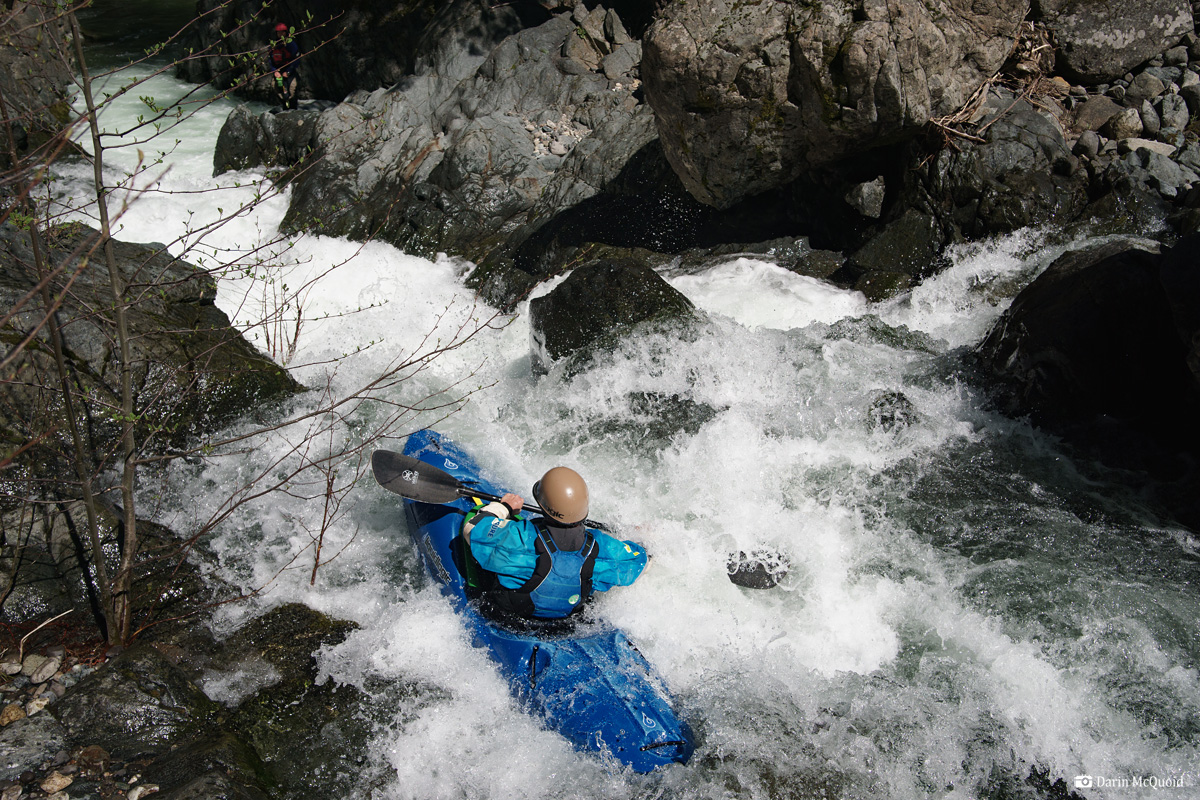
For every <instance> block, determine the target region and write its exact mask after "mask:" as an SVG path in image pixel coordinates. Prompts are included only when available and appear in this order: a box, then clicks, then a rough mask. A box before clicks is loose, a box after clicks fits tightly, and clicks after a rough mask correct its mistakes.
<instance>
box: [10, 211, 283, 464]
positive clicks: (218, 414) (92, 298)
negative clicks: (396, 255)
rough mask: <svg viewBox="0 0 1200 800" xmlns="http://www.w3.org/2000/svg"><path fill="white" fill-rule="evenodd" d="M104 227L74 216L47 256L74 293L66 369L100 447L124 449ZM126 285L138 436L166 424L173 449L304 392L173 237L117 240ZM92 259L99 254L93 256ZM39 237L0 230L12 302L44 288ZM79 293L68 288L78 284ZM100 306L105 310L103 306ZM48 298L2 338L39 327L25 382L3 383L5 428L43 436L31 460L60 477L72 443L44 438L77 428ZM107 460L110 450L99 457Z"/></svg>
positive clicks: (33, 303) (66, 325) (20, 368)
mask: <svg viewBox="0 0 1200 800" xmlns="http://www.w3.org/2000/svg"><path fill="white" fill-rule="evenodd" d="M98 235H99V234H98V233H97V232H96V231H94V230H92V229H90V228H87V227H86V226H83V225H79V224H74V223H71V224H68V225H64V226H60V227H58V228H55V229H53V230H51V231H50V232H48V235H47V236H46V239H45V241H44V242H43V246H44V256H45V259H46V262H47V263H49V264H51V265H53V266H61V267H62V268H63V271H62V273H61V274H59V275H58V276H57V277H56V278H55V279H54V280H53V281H52V284H51V287H52V291H53V293H54V295H55V296H59V295H62V296H63V297H64V300H63V303H62V304H61V306H60V308H59V311H58V314H57V316H58V321H59V324H60V325H61V326H62V337H63V345H64V349H65V354H66V358H67V366H68V369H69V371H70V374H71V375H72V378H73V380H75V381H76V382H77V384H78V396H79V397H81V398H88V401H87V402H84V403H82V404H80V406H81V407H79V408H77V409H76V411H77V413H78V414H80V415H81V416H82V417H83V418H84V422H83V425H84V426H86V427H87V429H88V434H89V436H90V437H91V440H92V441H91V443H92V448H93V450H94V451H95V452H96V453H97V454H105V453H107V452H109V451H110V450H113V449H116V442H117V440H118V439H119V437H120V434H121V426H120V424H118V422H117V421H116V420H115V419H114V416H113V414H111V413H109V409H111V408H120V385H119V375H120V364H119V352H120V351H119V349H118V347H117V343H116V334H115V323H113V321H112V314H111V312H110V311H107V310H106V309H111V308H112V305H113V300H112V289H111V285H110V283H109V280H108V270H107V268H106V266H105V263H104V259H103V258H102V257H100V256H99V254H96V253H94V251H95V249H96V246H97V237H98ZM112 249H113V252H114V255H115V258H116V261H117V268H118V269H119V270H120V271H121V273H122V275H123V278H124V281H125V284H126V297H128V298H130V299H129V305H128V307H127V321H128V325H129V330H130V342H131V347H132V360H131V363H130V365H129V366H130V368H131V370H132V373H133V383H134V393H135V396H134V407H135V411H134V413H135V414H136V415H137V417H138V421H139V430H138V436H139V439H141V438H144V437H148V436H149V434H150V431H151V430H154V431H156V438H157V441H158V442H159V443H160V445H161V446H163V447H169V446H181V445H182V444H183V443H185V442H186V441H188V440H189V439H190V438H191V437H194V436H196V435H197V434H200V433H202V432H205V431H208V430H212V429H213V428H214V427H215V426H216V425H218V424H221V423H225V422H228V421H229V420H231V419H232V418H234V417H236V416H239V415H242V414H245V413H247V412H249V411H252V410H255V409H257V408H258V407H260V405H261V404H263V403H268V402H271V401H273V400H277V399H280V398H283V397H286V396H288V395H290V394H293V393H295V392H297V391H299V390H300V386H299V384H297V383H296V382H295V380H293V379H292V378H291V376H290V375H288V373H287V371H286V370H285V369H283V368H282V367H280V366H279V365H277V364H275V363H274V362H272V361H271V360H270V359H268V358H266V357H265V356H263V355H262V354H261V353H259V352H258V351H257V350H255V349H254V348H253V347H252V346H251V345H250V343H249V342H247V341H246V340H245V339H244V338H243V337H242V335H241V333H240V332H239V331H237V330H236V329H235V328H234V327H233V326H232V325H230V322H229V318H228V317H227V316H226V315H225V313H224V312H223V311H221V310H220V309H218V308H217V306H216V304H215V299H216V281H215V280H214V278H213V277H212V275H210V274H209V273H208V272H207V271H205V270H202V269H199V268H198V267H195V266H193V265H192V264H189V263H187V262H185V261H183V260H182V259H179V258H175V257H174V256H172V255H171V254H170V253H169V252H168V251H167V248H166V246H165V245H162V244H149V245H147V244H133V243H128V242H120V241H115V240H114V241H113V242H112ZM84 255H88V256H91V257H84ZM34 263H35V260H34V256H33V249H32V245H31V241H30V239H29V236H28V234H27V233H26V232H25V231H22V230H18V229H17V228H15V227H13V226H11V225H8V224H5V225H4V226H2V227H0V303H2V304H3V305H4V307H6V308H8V307H13V306H14V305H15V304H16V302H17V301H18V300H19V299H20V298H22V297H24V296H25V295H26V294H27V293H29V292H30V291H31V290H32V289H34V287H35V286H36V285H37V278H36V272H35V269H34V266H33V265H34ZM68 281H70V291H69V292H67V291H66V288H67V282H68ZM98 310H99V311H100V312H101V313H97V311H98ZM43 318H44V313H43V305H42V302H41V297H40V295H37V294H36V293H35V294H34V297H33V298H32V299H31V300H30V301H29V302H26V303H25V305H24V306H23V308H22V309H21V312H20V313H19V314H16V315H14V316H12V317H10V318H9V320H8V321H7V322H6V324H5V325H4V328H3V335H4V336H6V337H16V338H15V341H20V340H21V339H22V338H24V337H25V336H26V335H27V334H28V333H29V332H34V337H33V339H32V340H31V342H30V344H29V345H28V346H27V347H26V348H25V349H24V350H23V351H22V352H21V353H20V354H19V357H18V358H17V360H16V361H15V363H14V366H13V369H14V377H15V378H16V380H13V381H10V382H6V383H5V384H4V385H3V386H2V387H0V436H2V437H3V438H4V439H5V440H6V441H9V442H16V443H21V442H35V443H37V446H35V447H33V448H32V449H30V450H29V451H27V452H26V453H25V454H23V456H22V463H23V464H26V465H29V466H31V468H33V469H34V470H35V471H39V470H40V471H41V472H44V473H48V474H51V475H55V474H57V475H58V476H60V477H61V476H62V475H67V474H74V473H73V468H72V467H71V466H70V462H71V459H73V458H74V452H73V450H72V449H71V448H70V446H69V443H68V442H65V441H59V440H57V439H54V438H53V437H51V438H50V439H45V440H43V439H42V437H41V436H40V434H41V433H42V432H44V431H48V430H60V431H66V430H68V428H67V425H66V422H65V421H64V418H63V415H64V413H65V410H64V405H63V402H62V398H61V392H60V391H59V384H58V382H57V378H56V377H55V376H56V374H57V373H56V369H55V366H54V360H53V359H54V355H53V350H52V347H51V343H50V340H49V333H48V329H47V327H46V326H45V325H43V324H42V320H43ZM98 457H99V456H98Z"/></svg>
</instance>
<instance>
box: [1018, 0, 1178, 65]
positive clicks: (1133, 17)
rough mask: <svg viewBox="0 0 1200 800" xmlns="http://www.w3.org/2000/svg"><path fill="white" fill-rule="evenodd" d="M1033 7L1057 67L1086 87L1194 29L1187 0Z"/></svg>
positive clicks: (1063, 1)
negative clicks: (1050, 41)
mask: <svg viewBox="0 0 1200 800" xmlns="http://www.w3.org/2000/svg"><path fill="white" fill-rule="evenodd" d="M1034 8H1035V13H1036V15H1037V17H1038V19H1039V20H1040V21H1041V22H1042V23H1043V24H1045V25H1046V27H1047V28H1048V29H1049V30H1050V31H1051V32H1052V33H1053V35H1054V40H1055V42H1056V43H1057V55H1058V68H1059V70H1060V71H1061V72H1062V73H1063V75H1064V76H1065V77H1067V78H1068V79H1070V80H1072V81H1075V82H1078V83H1082V84H1085V85H1089V86H1091V85H1096V84H1100V83H1105V82H1107V81H1111V80H1112V79H1114V78H1119V77H1121V76H1122V75H1124V74H1126V73H1127V72H1129V70H1131V69H1133V68H1134V67H1136V66H1138V65H1139V64H1143V63H1145V62H1146V61H1148V60H1149V59H1151V58H1153V57H1155V56H1157V55H1160V54H1162V53H1164V52H1166V51H1167V50H1168V49H1169V48H1171V47H1173V46H1174V45H1176V44H1178V43H1179V41H1180V39H1182V38H1183V36H1184V34H1187V33H1189V32H1191V30H1192V28H1193V20H1192V7H1191V4H1190V3H1189V2H1188V0H1149V2H1146V3H1125V2H1120V0H1089V2H1071V0H1037V2H1035V4H1034Z"/></svg>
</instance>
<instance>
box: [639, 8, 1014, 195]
mask: <svg viewBox="0 0 1200 800" xmlns="http://www.w3.org/2000/svg"><path fill="white" fill-rule="evenodd" d="M1028 7H1029V5H1028V2H1026V0H999V2H995V3H972V2H968V1H967V0H949V2H946V3H942V4H938V5H936V6H933V5H929V4H925V3H921V2H915V1H910V0H900V2H899V3H898V4H896V3H892V4H887V5H884V4H876V3H857V2H851V0H834V2H826V3H795V2H786V1H785V0H768V1H767V2H760V3H741V2H733V1H732V0H718V1H717V2H711V3H666V4H662V5H661V6H660V10H659V12H658V19H657V20H656V21H655V23H654V24H653V25H652V26H651V27H650V29H649V31H648V32H647V34H646V37H645V39H644V40H643V59H642V78H643V80H644V81H645V86H646V96H647V98H648V100H649V102H650V105H651V106H652V107H653V108H654V112H655V115H656V119H657V124H658V132H659V135H660V137H661V138H662V142H663V149H664V151H665V153H666V156H667V158H668V159H669V160H670V162H671V165H672V166H673V167H674V169H675V171H676V173H677V174H678V175H679V176H680V178H681V179H682V181H683V183H684V185H685V186H686V187H687V188H688V190H689V191H690V192H691V193H692V195H693V196H694V197H696V198H697V199H698V200H700V201H701V202H703V203H706V204H709V205H712V206H715V207H717V208H728V207H730V206H731V205H733V204H734V203H736V202H738V201H739V200H741V199H743V198H745V197H748V196H751V195H755V194H760V193H762V192H765V191H767V190H770V189H773V188H776V187H779V186H783V185H784V184H786V183H788V182H790V181H792V180H794V179H795V178H796V177H798V176H799V175H800V174H802V173H803V172H805V171H806V170H808V169H810V168H812V167H813V166H814V165H817V164H822V163H828V162H832V161H836V160H838V159H843V158H845V157H847V156H852V155H855V154H858V153H862V152H865V151H868V150H871V149H873V148H876V147H878V146H880V145H881V144H886V143H888V142H891V141H896V140H898V139H902V138H905V137H908V136H911V135H913V134H914V133H915V132H916V131H917V130H919V129H920V128H921V127H922V126H924V125H925V124H926V123H927V122H928V121H929V120H930V119H931V118H934V117H938V116H941V115H945V114H950V113H952V112H954V111H956V110H958V109H959V108H960V107H961V106H962V105H964V103H965V102H966V101H967V99H968V98H969V97H970V96H971V95H972V93H974V92H975V91H976V90H977V89H978V88H979V87H980V86H981V85H982V84H983V83H984V82H985V81H986V80H988V79H989V78H991V77H992V76H993V75H994V74H995V73H996V71H997V70H998V69H999V68H1000V66H1001V64H1003V63H1004V61H1005V59H1006V58H1007V57H1008V54H1009V52H1010V51H1011V50H1012V46H1013V41H1014V40H1013V35H1014V22H1013V21H1014V20H1019V19H1021V18H1023V17H1024V16H1025V13H1026V11H1027V10H1028Z"/></svg>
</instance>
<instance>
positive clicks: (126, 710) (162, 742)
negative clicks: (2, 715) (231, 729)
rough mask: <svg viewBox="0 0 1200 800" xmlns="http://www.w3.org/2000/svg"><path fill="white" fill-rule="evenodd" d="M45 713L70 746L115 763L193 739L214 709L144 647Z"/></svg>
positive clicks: (112, 663) (131, 651) (75, 688)
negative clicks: (103, 753)
mask: <svg viewBox="0 0 1200 800" xmlns="http://www.w3.org/2000/svg"><path fill="white" fill-rule="evenodd" d="M48 708H49V710H50V711H51V713H53V714H54V717H55V718H56V719H57V720H58V721H59V723H60V724H61V725H62V726H63V727H64V728H65V729H66V731H67V734H68V736H69V737H70V739H71V740H72V741H75V742H78V743H80V744H91V745H99V746H101V747H103V748H104V749H105V750H107V751H108V752H109V753H111V754H112V755H113V756H114V757H116V758H120V759H133V758H138V757H141V756H146V755H157V754H159V753H164V752H167V751H168V750H170V749H171V748H172V747H176V746H179V745H181V744H184V743H186V742H188V741H191V740H193V739H196V738H198V737H199V736H200V735H201V734H203V733H205V732H206V731H207V730H208V729H209V727H210V726H211V725H212V723H213V722H214V720H215V718H216V716H217V712H218V709H219V706H218V705H217V704H216V703H214V702H213V701H211V700H209V699H208V697H207V696H205V694H204V692H202V691H200V689H199V688H198V687H197V686H196V685H195V684H193V683H192V682H191V681H189V680H188V679H187V677H186V676H185V675H184V674H183V672H181V671H180V670H179V669H178V668H177V667H175V665H173V664H172V663H171V662H170V661H169V660H168V659H167V658H166V657H165V656H163V655H162V654H161V653H159V651H158V650H156V649H155V648H154V647H152V646H150V645H140V646H138V647H134V648H131V649H129V650H126V651H125V652H124V653H122V654H121V655H120V656H118V657H117V658H116V659H114V660H112V661H110V662H109V663H107V664H106V665H105V666H104V667H103V668H102V669H99V670H97V671H96V672H94V673H92V674H91V675H89V676H87V677H86V678H84V679H83V680H81V681H80V682H79V683H77V684H75V685H74V686H73V687H71V688H70V689H69V690H67V693H66V694H65V695H64V696H63V697H62V698H61V699H60V700H59V701H58V702H57V703H54V704H52V705H50V706H49V707H48Z"/></svg>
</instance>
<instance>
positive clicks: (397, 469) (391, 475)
mask: <svg viewBox="0 0 1200 800" xmlns="http://www.w3.org/2000/svg"><path fill="white" fill-rule="evenodd" d="M371 471H372V472H374V473H375V480H376V481H378V482H379V485H380V486H382V487H383V488H384V489H387V490H388V491H389V492H392V493H393V494H398V495H400V496H401V497H404V498H407V499H409V500H415V501H416V502H418V503H430V504H431V505H444V504H446V503H453V502H454V501H455V500H458V499H459V498H463V497H465V498H472V497H477V498H479V499H480V500H497V501H498V500H499V499H500V496H499V495H495V494H488V493H487V492H482V491H480V490H479V489H476V488H474V487H472V486H467V485H466V484H465V483H463V482H462V481H460V480H458V478H455V477H454V476H453V475H451V474H450V473H448V472H446V471H444V470H441V469H438V468H437V467H435V466H433V465H432V464H427V463H426V462H424V461H422V460H420V459H419V458H413V457H412V456H406V455H404V454H403V453H396V452H393V451H391V450H376V451H375V452H374V453H372V454H371ZM525 508H528V509H532V510H533V511H537V512H539V513H541V514H545V513H546V512H545V511H543V510H542V508H541V507H540V506H538V505H537V504H536V503H526V504H525ZM583 524H584V526H586V527H588V528H596V529H598V530H602V531H605V532H607V533H611V532H612V529H611V528H610V527H608V526H607V525H605V524H604V523H602V522H596V521H595V520H592V519H585V520H584V521H583ZM768 562H770V563H768ZM727 568H728V574H729V580H730V581H732V582H733V583H735V584H737V585H738V586H745V587H746V588H749V589H770V588H771V587H773V586H775V585H776V584H778V583H779V581H780V579H781V578H783V576H784V575H786V574H787V561H786V559H783V558H781V557H778V556H776V557H775V558H764V557H763V554H759V553H756V554H754V556H751V557H747V556H746V554H745V553H739V554H738V556H736V557H734V556H731V557H730V558H729V562H728V565H727Z"/></svg>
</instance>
